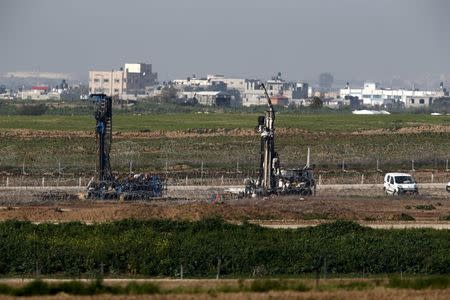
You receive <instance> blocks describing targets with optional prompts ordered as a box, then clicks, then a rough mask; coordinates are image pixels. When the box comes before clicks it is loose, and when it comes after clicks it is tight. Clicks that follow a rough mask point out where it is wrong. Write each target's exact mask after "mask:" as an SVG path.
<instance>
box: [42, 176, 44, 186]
mask: <svg viewBox="0 0 450 300" xmlns="http://www.w3.org/2000/svg"><path fill="white" fill-rule="evenodd" d="M44 186H45V177H42V187H44Z"/></svg>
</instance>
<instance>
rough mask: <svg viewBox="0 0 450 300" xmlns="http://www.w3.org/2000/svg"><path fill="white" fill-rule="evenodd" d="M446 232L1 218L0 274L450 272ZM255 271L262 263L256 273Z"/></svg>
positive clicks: (342, 224)
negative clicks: (89, 223) (81, 222)
mask: <svg viewBox="0 0 450 300" xmlns="http://www.w3.org/2000/svg"><path fill="white" fill-rule="evenodd" d="M449 247H450V232H449V231H445V230H442V231H440V230H431V229H409V230H374V229H369V228H365V227H361V226H359V225H357V224H355V223H352V222H344V221H338V222H335V223H331V224H324V225H320V226H317V227H312V228H303V229H297V230H280V229H267V228H261V227H259V226H256V225H251V224H244V225H241V226H239V225H232V224H228V223H225V222H223V221H221V220H217V219H208V220H203V221H199V222H186V221H168V220H151V221H135V220H125V221H120V222H114V223H104V224H94V225H83V224H80V223H64V224H39V225H34V224H31V223H28V222H17V221H8V222H4V223H1V224H0V253H2V255H1V256H0V274H2V275H8V276H11V275H31V274H34V273H35V272H38V273H40V274H43V275H51V274H64V275H66V276H74V277H75V276H76V277H79V276H82V275H85V276H98V274H105V275H106V276H108V275H126V276H133V275H142V276H178V275H177V274H179V270H180V266H183V270H184V271H183V272H184V276H185V277H213V276H215V274H216V273H217V269H218V266H220V274H221V275H222V276H233V277H240V276H253V275H254V274H263V273H264V276H298V275H301V274H311V273H317V272H322V271H324V272H326V273H327V274H349V273H359V274H361V273H364V274H369V273H370V274H385V273H396V272H404V273H411V274H450V267H449V266H450V255H449V252H448V249H449ZM261 270H264V272H262V271H261Z"/></svg>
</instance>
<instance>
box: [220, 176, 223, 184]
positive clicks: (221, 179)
mask: <svg viewBox="0 0 450 300" xmlns="http://www.w3.org/2000/svg"><path fill="white" fill-rule="evenodd" d="M220 181H221V182H222V185H223V175H222V177H221V178H220Z"/></svg>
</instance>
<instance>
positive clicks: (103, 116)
mask: <svg viewBox="0 0 450 300" xmlns="http://www.w3.org/2000/svg"><path fill="white" fill-rule="evenodd" d="M90 99H92V100H93V102H94V104H95V113H94V117H95V121H96V127H95V136H96V140H97V169H96V170H97V177H96V178H92V179H91V180H90V182H89V184H88V191H87V198H88V199H123V200H146V199H150V198H154V197H161V196H162V194H163V192H164V190H165V182H164V180H162V179H161V178H160V177H159V176H156V175H150V174H129V175H128V176H126V177H125V178H122V179H120V178H119V177H117V176H113V174H112V171H111V164H110V155H109V154H110V152H111V145H112V98H111V97H108V96H106V95H105V94H91V95H90Z"/></svg>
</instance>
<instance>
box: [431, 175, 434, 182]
mask: <svg viewBox="0 0 450 300" xmlns="http://www.w3.org/2000/svg"><path fill="white" fill-rule="evenodd" d="M431 183H434V174H433V173H431Z"/></svg>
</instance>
